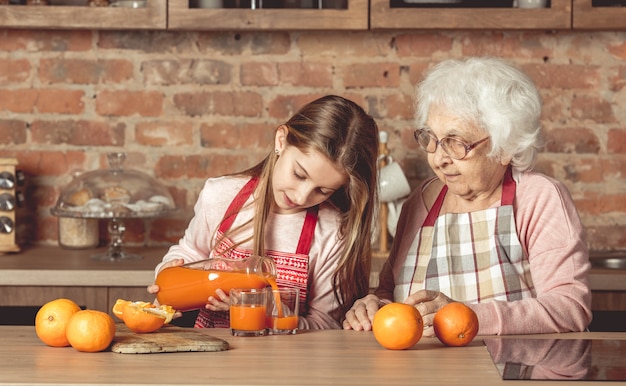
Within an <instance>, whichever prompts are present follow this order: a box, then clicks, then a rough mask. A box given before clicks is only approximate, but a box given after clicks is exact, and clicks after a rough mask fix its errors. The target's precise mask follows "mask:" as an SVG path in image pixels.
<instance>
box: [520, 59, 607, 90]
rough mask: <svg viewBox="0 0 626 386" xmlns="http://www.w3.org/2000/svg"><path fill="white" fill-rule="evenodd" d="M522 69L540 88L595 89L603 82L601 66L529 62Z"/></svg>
mask: <svg viewBox="0 0 626 386" xmlns="http://www.w3.org/2000/svg"><path fill="white" fill-rule="evenodd" d="M522 69H523V70H524V71H525V72H526V73H527V74H528V75H529V76H530V77H531V78H532V80H533V81H534V82H535V84H536V85H537V87H538V88H540V89H550V88H552V89H564V90H577V89H583V90H585V89H587V90H595V89H596V88H597V87H598V85H599V83H600V82H601V74H600V72H601V71H600V67H598V66H590V65H574V64H563V65H560V64H551V63H541V64H528V65H525V66H523V67H522Z"/></svg>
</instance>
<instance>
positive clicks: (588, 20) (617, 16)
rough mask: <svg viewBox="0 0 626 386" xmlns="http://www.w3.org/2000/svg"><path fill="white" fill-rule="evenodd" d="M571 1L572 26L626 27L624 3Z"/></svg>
mask: <svg viewBox="0 0 626 386" xmlns="http://www.w3.org/2000/svg"><path fill="white" fill-rule="evenodd" d="M572 1H573V6H574V9H573V22H572V23H573V28H574V29H577V30H580V29H602V30H606V29H626V5H623V6H621V7H617V6H596V7H594V6H593V0H572Z"/></svg>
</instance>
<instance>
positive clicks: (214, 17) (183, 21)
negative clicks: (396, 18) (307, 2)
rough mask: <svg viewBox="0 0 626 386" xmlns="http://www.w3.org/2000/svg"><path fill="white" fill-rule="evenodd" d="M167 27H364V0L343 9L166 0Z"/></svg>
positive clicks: (365, 1)
mask: <svg viewBox="0 0 626 386" xmlns="http://www.w3.org/2000/svg"><path fill="white" fill-rule="evenodd" d="M168 16H169V22H168V29H171V30H230V31H237V30H289V31H300V30H367V29H368V2H367V0H349V1H348V8H347V9H296V8H283V9H237V8H212V9H199V8H189V1H188V0H169V4H168Z"/></svg>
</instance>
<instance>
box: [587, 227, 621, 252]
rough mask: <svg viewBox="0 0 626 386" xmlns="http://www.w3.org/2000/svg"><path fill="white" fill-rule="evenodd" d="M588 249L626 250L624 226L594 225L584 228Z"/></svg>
mask: <svg viewBox="0 0 626 386" xmlns="http://www.w3.org/2000/svg"><path fill="white" fill-rule="evenodd" d="M585 230H586V232H587V243H588V244H589V249H603V250H607V249H609V250H612V249H615V250H624V249H626V225H620V224H614V225H606V226H602V225H595V226H588V227H586V229H585Z"/></svg>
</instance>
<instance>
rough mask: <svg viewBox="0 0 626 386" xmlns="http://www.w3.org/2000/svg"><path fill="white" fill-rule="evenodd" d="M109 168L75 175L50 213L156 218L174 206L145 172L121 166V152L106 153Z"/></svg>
mask: <svg viewBox="0 0 626 386" xmlns="http://www.w3.org/2000/svg"><path fill="white" fill-rule="evenodd" d="M107 157H108V161H109V166H110V168H109V169H104V170H95V171H90V172H85V173H82V174H79V175H77V176H76V177H75V178H74V179H73V180H72V181H71V182H70V183H69V184H68V185H67V186H65V187H64V188H63V190H62V191H61V193H60V195H59V199H58V200H57V203H56V206H55V207H54V208H52V214H54V215H56V216H61V217H79V218H142V217H157V216H162V215H163V214H164V213H166V212H169V211H173V210H174V209H175V205H174V200H173V199H172V196H171V194H170V193H169V192H168V190H167V189H166V188H165V186H163V185H162V184H161V183H159V182H158V181H156V180H155V179H154V178H152V177H150V176H149V175H148V174H146V173H143V172H140V171H136V170H130V169H124V168H123V164H124V161H125V159H126V154H125V153H110V154H108V155H107Z"/></svg>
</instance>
